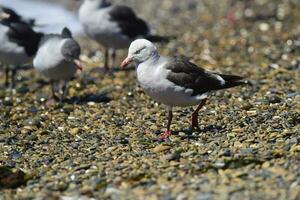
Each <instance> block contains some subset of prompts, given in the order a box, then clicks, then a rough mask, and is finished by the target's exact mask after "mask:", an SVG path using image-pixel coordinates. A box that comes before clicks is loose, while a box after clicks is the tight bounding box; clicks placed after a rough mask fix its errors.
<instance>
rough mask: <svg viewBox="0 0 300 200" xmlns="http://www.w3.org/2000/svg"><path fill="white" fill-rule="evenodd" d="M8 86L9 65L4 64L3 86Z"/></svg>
mask: <svg viewBox="0 0 300 200" xmlns="http://www.w3.org/2000/svg"><path fill="white" fill-rule="evenodd" d="M8 86H9V66H5V87H6V88H7V87H8Z"/></svg>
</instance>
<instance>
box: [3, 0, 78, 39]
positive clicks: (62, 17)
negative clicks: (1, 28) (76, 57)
mask: <svg viewBox="0 0 300 200" xmlns="http://www.w3.org/2000/svg"><path fill="white" fill-rule="evenodd" d="M0 5H3V6H7V7H9V8H12V9H14V10H16V11H17V12H18V13H19V14H20V15H22V16H24V17H26V18H34V19H36V24H37V27H35V30H37V31H42V32H45V33H59V32H61V30H62V29H63V28H64V27H65V26H66V24H67V25H68V28H69V29H70V30H71V31H72V32H73V34H74V35H79V34H81V33H82V28H81V25H80V23H79V22H78V19H77V17H76V15H75V14H74V13H72V12H71V11H68V10H66V9H65V8H64V7H63V6H61V5H58V4H54V3H48V2H40V1H32V0H0Z"/></svg>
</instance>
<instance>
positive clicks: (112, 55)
mask: <svg viewBox="0 0 300 200" xmlns="http://www.w3.org/2000/svg"><path fill="white" fill-rule="evenodd" d="M116 57H117V51H116V49H112V54H111V58H112V67H113V68H114V67H116Z"/></svg>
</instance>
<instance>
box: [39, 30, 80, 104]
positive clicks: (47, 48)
mask: <svg viewBox="0 0 300 200" xmlns="http://www.w3.org/2000/svg"><path fill="white" fill-rule="evenodd" d="M80 53H81V49H80V46H79V44H78V43H77V42H76V41H75V40H74V39H73V37H72V33H71V31H70V30H69V29H67V28H64V29H63V31H62V33H61V34H48V35H45V36H44V37H43V38H42V40H41V42H40V45H39V49H38V51H37V53H36V55H35V57H34V60H33V66H34V68H35V69H36V71H38V72H39V73H40V74H42V75H43V76H45V77H46V78H48V79H50V81H51V87H52V95H53V98H54V99H55V100H59V98H58V97H57V96H56V95H55V87H54V84H55V82H57V81H64V86H63V93H62V97H61V99H60V100H63V98H64V97H65V92H66V88H67V83H68V81H69V80H70V79H71V78H72V77H73V76H74V75H75V73H76V71H77V70H78V69H79V70H80V71H82V65H81V61H80V58H79V56H80Z"/></svg>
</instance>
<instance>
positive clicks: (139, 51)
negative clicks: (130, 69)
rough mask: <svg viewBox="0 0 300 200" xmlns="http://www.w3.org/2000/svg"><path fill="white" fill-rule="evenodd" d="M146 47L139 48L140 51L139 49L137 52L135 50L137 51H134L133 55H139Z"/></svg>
mask: <svg viewBox="0 0 300 200" xmlns="http://www.w3.org/2000/svg"><path fill="white" fill-rule="evenodd" d="M145 48H146V47H144V48H141V49H139V50H137V51H135V52H134V54H139V53H141V51H142V50H143V49H145Z"/></svg>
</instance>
